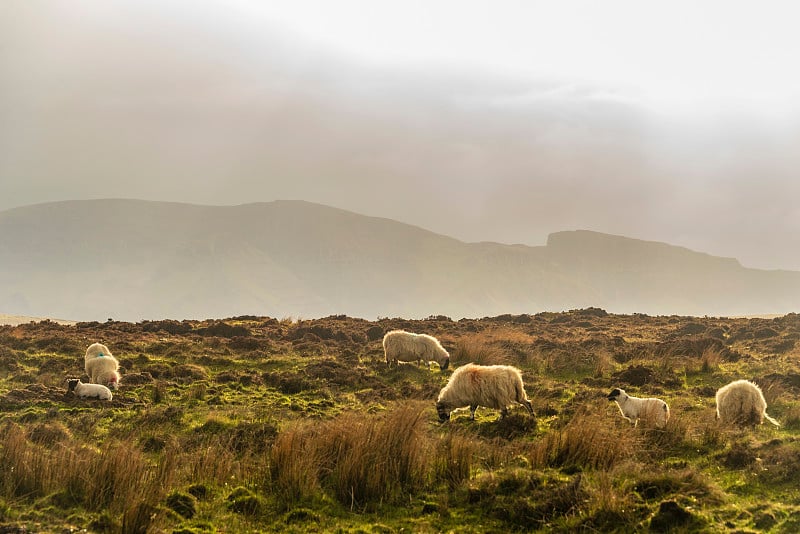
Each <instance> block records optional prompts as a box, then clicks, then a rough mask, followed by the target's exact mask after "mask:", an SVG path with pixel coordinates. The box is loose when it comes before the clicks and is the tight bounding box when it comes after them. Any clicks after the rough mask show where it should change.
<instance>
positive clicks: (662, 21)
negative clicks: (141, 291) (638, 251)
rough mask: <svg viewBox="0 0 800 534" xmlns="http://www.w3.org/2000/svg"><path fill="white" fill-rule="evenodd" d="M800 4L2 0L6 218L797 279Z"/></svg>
mask: <svg viewBox="0 0 800 534" xmlns="http://www.w3.org/2000/svg"><path fill="white" fill-rule="evenodd" d="M798 15H800V7H795V5H794V3H793V2H771V1H760V2H736V1H726V2H722V1H704V2H697V1H693V2H688V1H670V2H659V3H655V2H641V1H616V0H610V1H604V2H596V1H582V2H578V1H573V0H564V1H559V2H540V1H535V0H534V1H509V0H498V1H492V2H489V1H475V0H458V1H450V0H437V1H427V2H422V1H411V0H405V1H403V2H399V1H398V2H395V1H391V2H390V1H375V0H373V1H354V0H344V1H342V0H339V1H337V2H329V1H324V0H322V1H308V0H296V1H292V2H263V1H256V0H226V1H222V0H185V1H166V0H161V1H157V0H72V1H70V2H59V1H57V0H4V1H3V2H2V3H0V210H4V209H8V208H13V207H17V206H24V205H29V204H36V203H40V202H49V201H57V200H71V199H86V198H140V199H148V200H168V201H179V202H190V203H199V204H214V205H216V204H225V205H231V204H242V203H248V202H267V201H271V200H277V199H302V200H308V201H312V202H319V203H322V204H328V205H331V206H336V207H339V208H343V209H348V210H352V211H355V212H358V213H363V214H366V215H374V216H381V217H387V218H391V219H396V220H399V221H402V222H406V223H410V224H414V225H417V226H421V227H423V228H426V229H428V230H431V231H434V232H437V233H441V234H445V235H449V236H452V237H456V238H458V239H461V240H464V241H497V242H502V243H524V244H528V245H543V244H544V243H545V241H546V238H547V235H548V234H549V233H551V232H555V231H561V230H574V229H588V230H595V231H599V232H607V233H612V234H617V235H625V236H628V237H634V238H639V239H646V240H652V241H663V242H667V243H670V244H674V245H681V246H685V247H688V248H691V249H693V250H697V251H701V252H707V253H709V254H714V255H719V256H726V257H735V258H737V259H739V260H740V261H741V263H742V264H743V265H745V266H747V267H754V268H767V269H792V270H800V202H799V201H798V199H800V172H799V171H798V169H800V150H798V148H800V69H797V68H796V63H797V61H796V52H797V50H800V32H797V31H796V28H795V26H796V24H795V22H796V21H797V20H798V17H797V16H798Z"/></svg>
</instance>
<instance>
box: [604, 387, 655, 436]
mask: <svg viewBox="0 0 800 534" xmlns="http://www.w3.org/2000/svg"><path fill="white" fill-rule="evenodd" d="M608 400H612V401H614V402H616V403H617V406H619V411H620V413H621V414H622V417H624V418H625V419H627V420H628V421H630V422H631V423H633V426H636V425H638V424H639V420H640V419H641V420H643V421H644V422H645V423H648V424H654V425H655V426H657V427H660V428H664V427H665V426H666V425H667V421H669V406H668V405H667V403H666V402H664V401H663V400H661V399H655V398H648V399H640V398H637V397H631V396H630V395H628V394H627V393H625V390H624V389H619V388H614V389H613V390H612V391H611V393H609V394H608Z"/></svg>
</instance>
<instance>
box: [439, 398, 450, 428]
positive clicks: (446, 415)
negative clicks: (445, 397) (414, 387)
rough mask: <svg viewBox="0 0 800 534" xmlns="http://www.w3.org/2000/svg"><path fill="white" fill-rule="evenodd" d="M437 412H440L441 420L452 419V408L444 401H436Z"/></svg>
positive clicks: (442, 421) (441, 421)
mask: <svg viewBox="0 0 800 534" xmlns="http://www.w3.org/2000/svg"><path fill="white" fill-rule="evenodd" d="M436 412H437V413H438V414H439V422H440V423H444V422H446V421H449V420H450V410H448V409H447V406H445V404H444V403H443V402H437V403H436Z"/></svg>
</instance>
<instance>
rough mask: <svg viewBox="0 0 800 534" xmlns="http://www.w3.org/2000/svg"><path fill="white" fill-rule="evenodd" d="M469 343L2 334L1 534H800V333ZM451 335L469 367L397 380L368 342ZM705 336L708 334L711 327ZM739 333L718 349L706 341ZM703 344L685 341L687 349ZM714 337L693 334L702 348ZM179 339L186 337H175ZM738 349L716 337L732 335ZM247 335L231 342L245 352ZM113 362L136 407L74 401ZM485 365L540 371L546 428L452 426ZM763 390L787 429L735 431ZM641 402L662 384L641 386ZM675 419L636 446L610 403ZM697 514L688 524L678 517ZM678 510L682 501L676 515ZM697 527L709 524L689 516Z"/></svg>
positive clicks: (579, 331)
mask: <svg viewBox="0 0 800 534" xmlns="http://www.w3.org/2000/svg"><path fill="white" fill-rule="evenodd" d="M525 319H526V320H519V321H517V320H516V318H515V317H514V316H503V317H499V318H486V319H483V320H468V321H458V322H453V321H450V320H448V319H447V318H431V319H427V320H423V321H405V320H401V319H381V320H380V321H377V322H369V321H363V320H358V319H348V318H344V317H330V318H325V319H320V320H313V321H311V320H303V321H296V322H295V321H288V320H286V321H275V320H270V319H266V318H252V317H244V318H234V319H230V320H226V321H218V320H217V321H205V322H204V321H184V322H182V323H177V322H174V321H173V322H164V323H153V322H145V323H138V324H130V323H118V322H113V321H110V322H108V323H79V324H78V325H75V326H61V325H57V324H55V323H38V324H28V325H21V326H18V327H0V472H2V473H3V474H4V476H3V477H2V479H1V480H0V528H5V527H8V528H9V529H11V528H17V527H19V528H22V527H24V528H27V529H28V530H29V531H36V532H40V531H41V532H63V531H66V530H69V529H76V530H77V529H87V530H89V531H93V532H120V533H122V532H184V533H189V532H197V533H200V532H309V531H311V532H367V533H369V532H399V531H407V532H509V531H522V532H527V531H532V530H543V531H564V532H567V531H569V532H572V531H581V530H582V531H601V532H646V531H648V529H649V528H650V527H651V525H652V526H653V528H655V529H657V528H658V525H661V524H672V525H674V526H676V527H677V528H678V530H679V531H685V532H719V531H735V530H740V531H745V532H747V531H774V532H790V531H793V530H794V529H795V528H796V527H797V526H799V525H800V490H798V489H797V486H796V475H795V473H797V472H798V471H800V439H798V431H800V423H799V422H798V421H800V403H798V397H799V396H800V377H799V376H798V373H800V369H798V358H800V347H793V346H792V345H793V343H792V341H793V340H800V319H799V318H798V317H797V316H796V315H789V316H786V317H782V318H777V319H775V320H772V321H767V322H766V323H768V325H769V327H770V328H771V329H772V330H774V332H775V335H773V336H772V337H770V338H764V339H761V338H755V337H753V336H750V335H749V334H748V333H750V332H755V331H757V330H759V329H762V331H763V329H764V327H765V321H764V320H762V319H753V320H747V319H719V318H683V317H646V316H619V315H607V316H590V315H586V314H584V313H581V311H580V310H577V311H575V312H570V313H564V314H554V313H548V314H539V315H536V316H532V317H531V318H525ZM376 325H377V326H379V327H380V328H382V329H383V330H384V331H388V330H390V329H392V328H398V327H402V328H406V329H409V330H414V331H417V332H424V333H429V334H432V335H435V336H437V337H438V338H439V339H440V340H441V341H442V342H443V344H444V346H445V347H446V348H447V349H448V350H450V352H451V355H452V357H453V363H452V366H451V369H450V370H448V371H447V372H444V373H443V372H441V371H439V369H438V367H436V366H432V367H431V368H430V369H425V368H424V367H417V366H416V365H413V364H412V365H401V366H398V367H395V368H391V369H388V368H387V367H386V364H385V362H384V360H383V352H382V349H381V346H380V339H374V340H373V341H368V337H367V330H368V329H369V328H371V327H375V326H376ZM687 325H689V326H687ZM704 327H706V328H708V329H712V328H713V329H717V331H719V330H720V329H721V330H722V331H724V332H728V333H729V334H730V335H729V336H728V337H729V339H733V340H734V341H729V342H726V344H724V345H719V344H713V343H711V342H709V341H708V339H707V338H706V337H705V334H704V333H703V328H704ZM681 329H683V330H681ZM689 330H692V331H693V332H694V333H692V334H686V335H684V334H681V332H682V331H689ZM171 332H172V333H171ZM715 335H716V334H715ZM226 336H227V337H226ZM94 341H102V342H104V343H106V344H107V345H108V346H109V347H110V348H111V350H112V352H113V353H114V354H115V356H116V357H117V358H118V359H119V360H120V362H121V366H122V368H123V372H122V374H123V380H122V385H121V388H120V390H118V391H117V392H116V393H115V396H114V400H113V401H112V402H110V403H109V402H100V401H81V400H78V399H76V398H74V397H73V396H68V395H65V390H66V387H65V383H64V382H65V380H66V378H67V377H72V376H74V377H82V375H83V369H82V360H83V354H82V351H83V350H84V348H85V347H86V346H88V345H89V344H90V343H92V342H94ZM469 361H473V362H478V363H483V364H494V363H506V364H511V365H515V366H517V367H519V368H520V369H521V370H522V371H523V376H524V379H525V384H526V389H527V392H528V397H529V398H530V399H531V401H532V403H533V406H534V410H535V412H536V414H537V417H536V418H535V419H532V418H529V417H528V416H527V413H526V412H525V410H524V409H522V408H521V407H514V408H512V410H511V413H510V415H509V416H508V417H507V418H505V419H503V420H499V419H498V418H499V414H498V412H497V411H495V410H491V409H488V408H480V409H479V410H478V412H477V417H476V420H475V421H470V420H469V419H468V412H467V411H464V412H458V413H456V414H454V416H453V418H452V420H451V421H450V422H449V423H447V424H444V425H441V424H439V423H438V418H437V416H436V411H435V409H434V400H435V398H436V395H437V394H438V391H439V390H440V389H441V388H442V387H443V386H444V384H445V383H446V381H447V378H448V377H449V375H450V373H451V372H452V368H454V367H457V366H458V365H462V364H464V363H467V362H469ZM737 378H749V379H755V380H756V381H757V382H759V383H760V385H761V386H762V388H763V389H764V393H765V396H766V397H767V400H768V403H769V409H768V411H769V413H770V414H771V415H772V416H773V417H776V418H777V419H778V420H780V421H781V422H782V423H784V425H783V426H782V427H781V428H779V429H775V428H773V427H772V426H771V425H764V426H761V427H758V428H746V429H737V428H725V427H722V426H720V425H719V424H718V423H717V422H716V421H715V420H714V392H715V391H716V389H717V388H718V387H720V386H722V385H724V384H726V383H727V382H729V381H730V380H733V379H737ZM639 381H640V382H639ZM612 387H623V388H625V389H626V390H627V391H628V392H629V393H630V394H632V395H637V396H651V395H652V396H658V397H661V398H663V399H665V400H666V401H667V402H669V403H670V406H671V410H672V419H671V420H670V422H669V424H668V425H667V427H666V428H665V429H650V428H646V427H644V426H640V427H637V428H633V427H632V425H631V424H630V423H628V422H627V421H625V420H623V419H622V418H621V416H620V415H619V411H618V410H617V408H616V405H614V404H613V403H609V402H608V401H607V400H606V399H605V395H606V394H607V393H608V391H609V390H610V389H611V388H612ZM670 502H674V503H675V505H672V504H669V503H670ZM665 503H666V504H665ZM671 506H676V507H677V508H678V509H679V510H682V511H683V512H684V513H685V515H683V516H678V517H672V516H667V515H665V514H666V513H667V512H666V511H660V510H661V509H662V507H664V510H669V509H670V507H671Z"/></svg>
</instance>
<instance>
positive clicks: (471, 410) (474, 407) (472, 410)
mask: <svg viewBox="0 0 800 534" xmlns="http://www.w3.org/2000/svg"><path fill="white" fill-rule="evenodd" d="M477 409H478V405H477V404H470V405H469V419H470V421H474V420H475V410H477Z"/></svg>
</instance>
